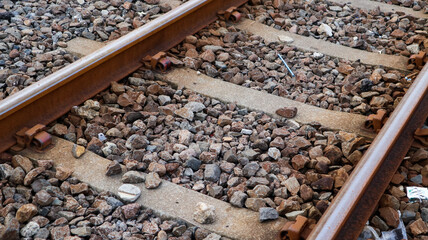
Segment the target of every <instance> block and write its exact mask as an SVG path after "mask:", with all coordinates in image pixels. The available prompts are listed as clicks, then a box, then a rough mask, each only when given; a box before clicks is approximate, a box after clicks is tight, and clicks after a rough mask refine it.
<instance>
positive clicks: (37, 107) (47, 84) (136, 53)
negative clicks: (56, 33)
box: [0, 0, 247, 152]
mask: <svg viewBox="0 0 428 240" xmlns="http://www.w3.org/2000/svg"><path fill="white" fill-rule="evenodd" d="M246 1H247V0H193V1H188V2H186V3H184V4H183V5H181V6H179V7H177V8H175V9H173V10H171V11H170V12H168V13H166V14H164V15H162V16H160V17H159V18H157V19H155V20H153V21H151V22H149V23H147V24H145V25H144V26H142V27H140V28H138V29H136V30H134V31H132V32H130V33H129V34H127V35H125V36H123V37H121V38H119V39H117V40H115V41H114V42H112V43H110V44H108V45H107V46H105V47H103V48H101V49H99V50H98V51H96V52H94V53H93V54H90V55H88V56H87V57H84V58H82V59H80V60H78V61H76V62H75V63H73V64H70V65H68V66H67V67H65V68H63V69H61V70H59V71H57V72H55V73H53V74H51V75H49V76H47V77H46V78H44V79H42V80H40V81H39V82H37V83H35V84H33V85H31V86H29V87H27V88H25V89H23V90H22V91H20V92H18V93H16V94H14V95H12V96H10V97H8V98H6V99H4V100H3V101H1V102H0V152H3V151H5V150H6V149H8V148H10V147H11V146H13V145H14V144H15V143H16V139H15V138H14V134H15V133H16V132H18V131H19V130H21V129H23V128H25V127H28V128H31V127H33V126H35V125H36V124H45V125H46V124H48V123H50V122H51V121H54V120H55V119H57V118H59V117H60V116H62V115H63V114H65V113H67V112H68V111H69V110H70V108H71V107H72V106H75V105H79V104H81V103H82V102H83V101H85V100H86V99H88V98H90V97H92V96H94V95H95V94H97V93H98V92H100V91H102V90H103V89H105V88H107V87H108V86H109V85H110V83H111V82H112V81H118V80H120V79H121V78H123V77H125V76H127V75H128V74H130V73H132V72H134V71H135V70H137V69H138V68H139V67H140V66H142V62H141V60H142V59H143V58H144V57H146V56H147V55H154V54H156V53H158V52H160V51H163V50H166V49H169V48H171V47H173V46H175V45H177V44H178V43H180V42H181V41H182V40H183V39H184V38H185V37H186V36H187V35H191V34H194V33H195V32H197V31H198V30H200V29H202V28H203V27H205V26H207V25H208V24H209V23H211V22H213V21H214V20H215V19H217V12H219V11H225V10H227V9H228V8H230V7H234V6H239V5H241V4H243V3H245V2H246Z"/></svg>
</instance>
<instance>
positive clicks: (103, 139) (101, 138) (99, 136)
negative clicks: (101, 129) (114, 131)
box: [98, 133, 107, 142]
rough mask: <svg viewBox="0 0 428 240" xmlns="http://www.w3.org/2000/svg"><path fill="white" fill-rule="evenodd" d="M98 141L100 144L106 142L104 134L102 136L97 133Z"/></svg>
mask: <svg viewBox="0 0 428 240" xmlns="http://www.w3.org/2000/svg"><path fill="white" fill-rule="evenodd" d="M98 139H99V140H100V141H101V142H104V141H105V140H107V138H106V136H104V134H103V133H98Z"/></svg>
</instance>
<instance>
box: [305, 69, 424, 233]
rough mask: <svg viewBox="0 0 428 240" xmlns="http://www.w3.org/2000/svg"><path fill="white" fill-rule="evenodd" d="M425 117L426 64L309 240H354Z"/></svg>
mask: <svg viewBox="0 0 428 240" xmlns="http://www.w3.org/2000/svg"><path fill="white" fill-rule="evenodd" d="M427 117H428V64H426V65H425V67H424V68H423V69H422V71H421V72H420V73H419V76H418V77H417V78H416V80H415V82H414V83H413V84H412V86H411V87H410V89H409V91H408V92H407V93H406V95H405V96H404V97H403V99H402V100H401V102H400V103H399V105H398V107H397V108H396V109H395V111H394V112H393V113H392V115H391V116H390V118H389V119H388V121H387V122H386V124H385V125H384V126H383V128H382V129H381V131H380V132H379V134H378V136H377V137H376V138H375V140H374V141H373V143H372V144H371V146H370V147H369V149H368V150H367V152H366V153H365V154H364V156H363V158H362V159H361V160H360V162H359V163H358V165H357V167H356V168H355V169H354V171H353V172H352V174H351V176H350V177H349V179H348V180H347V181H346V183H345V185H344V186H343V187H342V189H341V190H340V191H339V193H338V195H337V196H336V197H335V199H334V201H333V202H332V204H331V205H330V206H329V208H328V209H327V211H326V212H325V213H324V214H323V216H322V217H321V219H320V221H319V222H318V224H317V225H316V227H315V228H314V229H313V231H312V232H311V234H310V235H309V237H308V239H310V240H315V239H322V240H327V239H340V240H346V239H357V237H358V235H359V234H360V233H361V231H362V229H363V228H364V225H365V224H366V222H367V220H368V219H369V217H370V216H371V215H372V213H373V211H374V210H375V208H376V205H377V203H378V201H379V200H380V198H381V196H382V194H383V193H384V191H385V190H386V188H387V186H388V184H389V183H390V181H391V179H392V176H393V175H394V173H395V172H396V171H397V169H398V167H399V166H400V164H401V161H402V159H403V158H404V157H405V155H406V153H407V151H408V150H409V148H410V146H411V145H412V142H413V135H414V132H415V131H416V129H417V128H420V127H421V126H422V124H423V122H424V121H425V119H426V118H427Z"/></svg>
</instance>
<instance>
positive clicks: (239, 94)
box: [158, 69, 375, 138]
mask: <svg viewBox="0 0 428 240" xmlns="http://www.w3.org/2000/svg"><path fill="white" fill-rule="evenodd" d="M158 76H159V78H161V79H163V80H164V81H167V82H169V83H171V84H173V85H177V86H178V87H179V88H181V87H184V88H187V89H190V90H193V91H195V92H198V93H200V94H202V95H205V96H208V97H211V98H215V99H218V100H220V101H222V102H234V103H236V104H237V105H238V106H241V107H245V108H248V109H251V110H256V111H262V112H265V113H267V114H269V115H271V116H275V117H278V118H279V117H280V116H278V115H276V114H275V111H276V110H277V109H278V108H281V107H297V115H296V117H295V118H293V120H295V121H297V122H299V123H302V124H308V123H310V122H314V121H316V122H319V123H321V124H322V125H323V126H326V127H329V128H331V129H335V130H344V131H347V132H353V133H356V134H358V135H360V136H365V137H368V138H374V136H375V135H374V134H373V133H371V132H369V131H366V130H364V129H363V126H364V121H365V116H363V115H359V114H351V113H345V112H338V111H332V110H327V109H323V108H319V107H315V106H312V105H307V104H304V103H301V102H297V101H293V100H290V99H287V98H284V97H279V96H275V95H272V94H269V93H264V92H261V91H257V90H254V89H251V88H246V87H242V86H239V85H236V84H233V83H229V82H225V81H222V80H219V79H214V78H211V77H208V76H206V75H203V74H197V72H196V71H194V70H190V69H175V70H173V71H171V72H169V73H167V74H158Z"/></svg>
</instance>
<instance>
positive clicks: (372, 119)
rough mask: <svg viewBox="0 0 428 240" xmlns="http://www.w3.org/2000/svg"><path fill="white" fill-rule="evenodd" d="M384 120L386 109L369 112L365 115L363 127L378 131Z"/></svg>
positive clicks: (385, 118)
mask: <svg viewBox="0 0 428 240" xmlns="http://www.w3.org/2000/svg"><path fill="white" fill-rule="evenodd" d="M386 120H388V118H387V117H386V110H384V109H379V110H377V113H376V114H370V115H369V116H367V118H366V121H365V122H364V127H365V128H367V129H373V130H375V131H376V132H379V131H380V129H381V128H382V126H383V125H384V124H385V122H386Z"/></svg>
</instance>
